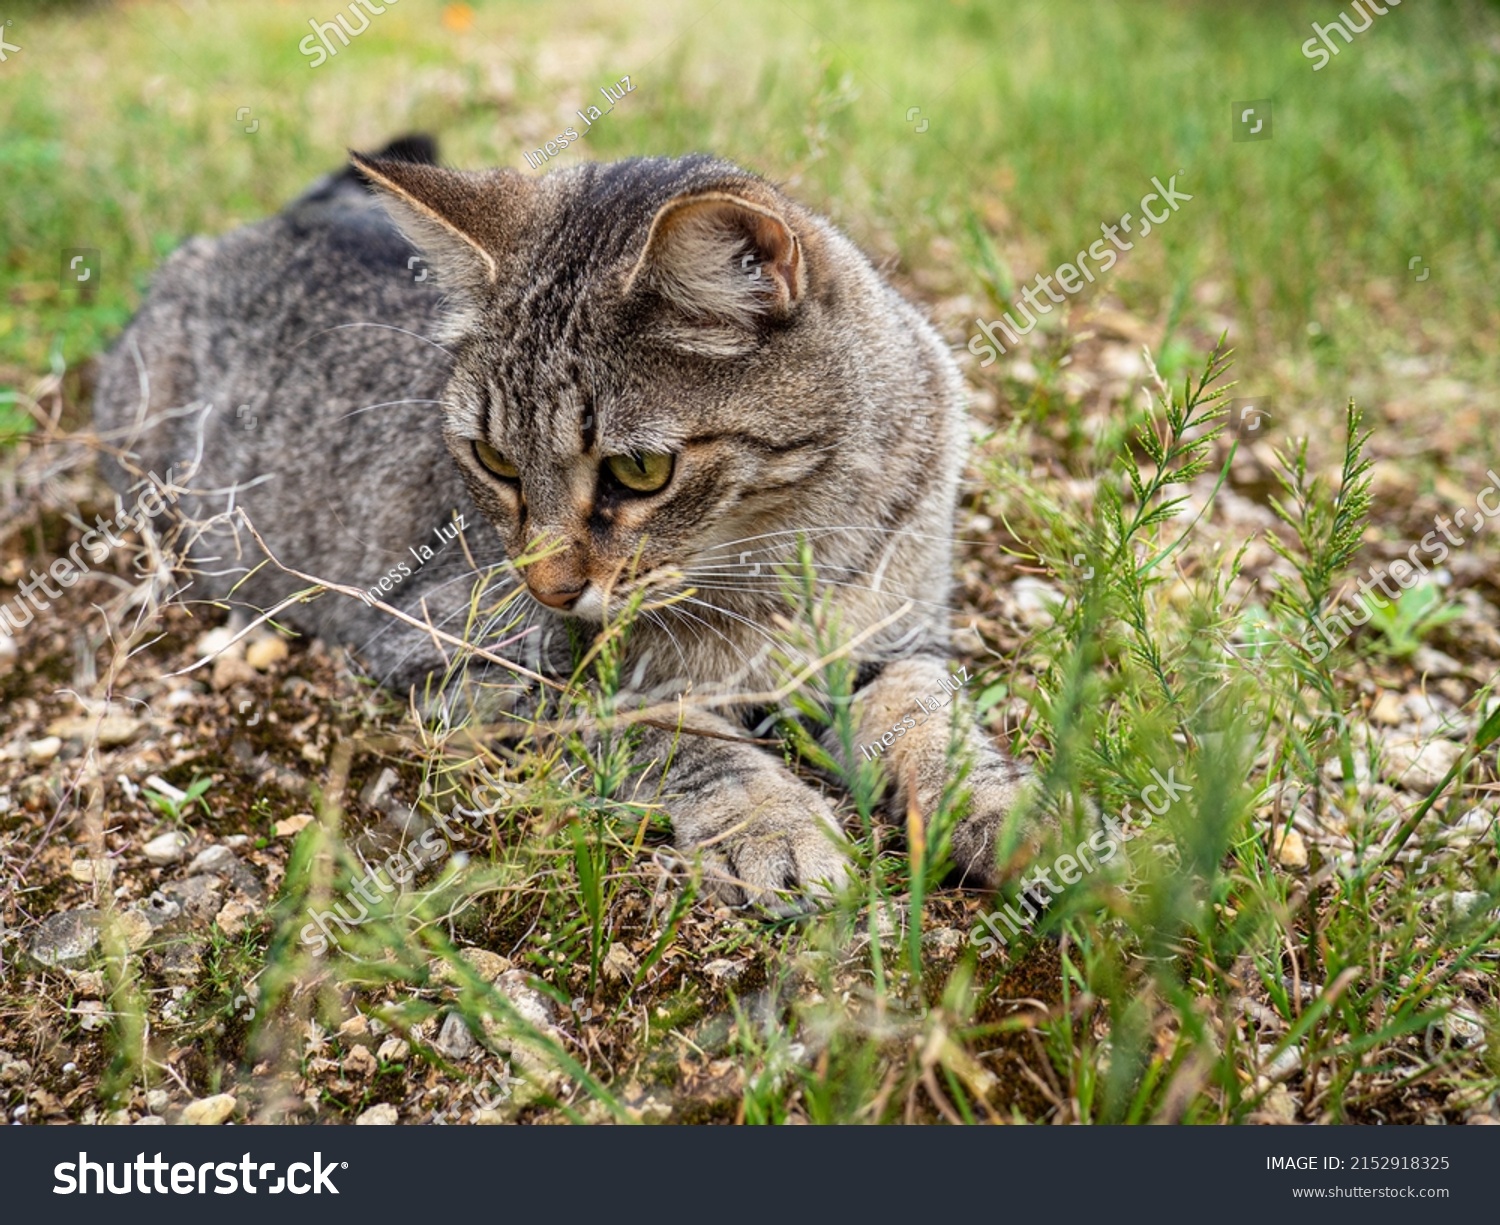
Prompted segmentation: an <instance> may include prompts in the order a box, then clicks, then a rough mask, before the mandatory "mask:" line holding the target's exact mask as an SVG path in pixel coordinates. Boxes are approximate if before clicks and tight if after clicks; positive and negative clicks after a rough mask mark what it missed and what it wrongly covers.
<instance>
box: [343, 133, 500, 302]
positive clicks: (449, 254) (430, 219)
mask: <svg viewBox="0 0 1500 1225" xmlns="http://www.w3.org/2000/svg"><path fill="white" fill-rule="evenodd" d="M349 160H350V162H351V163H352V164H353V166H354V168H355V169H356V170H358V171H359V172H360V174H362V175H364V177H365V178H366V179H368V180H369V182H370V183H371V184H372V185H373V186H374V187H375V188H376V189H377V190H378V191H379V194H380V196H381V198H382V200H383V201H384V203H385V206H386V209H387V211H388V212H389V213H390V214H391V217H392V219H393V220H394V221H395V222H396V224H397V225H398V226H400V227H401V229H402V231H403V232H404V233H405V234H406V236H407V237H408V238H410V239H411V240H412V242H413V243H414V244H416V246H417V248H418V249H419V250H421V251H422V252H424V253H425V254H426V256H427V257H428V259H430V260H431V261H432V263H433V265H434V267H435V269H436V271H437V273H438V281H439V283H440V284H443V285H444V286H445V287H448V288H450V289H457V290H459V291H464V290H467V291H469V292H471V293H475V294H478V293H482V292H483V291H484V290H485V289H486V288H487V287H488V286H491V285H493V284H494V283H495V281H496V280H497V279H498V277H499V272H500V262H501V261H502V260H503V259H504V257H505V255H506V253H507V251H508V250H509V249H510V245H511V241H512V239H513V237H514V235H515V233H516V230H517V229H518V228H519V224H520V216H519V214H520V212H521V206H522V197H523V193H524V192H525V191H526V182H525V178H524V176H523V175H521V174H520V173H519V172H518V171H514V170H484V171H467V170H446V169H444V168H443V167H441V166H433V165H429V164H425V163H422V162H410V161H403V160H400V159H391V158H379V157H365V156H364V155H362V154H359V153H353V152H351V153H350V155H349Z"/></svg>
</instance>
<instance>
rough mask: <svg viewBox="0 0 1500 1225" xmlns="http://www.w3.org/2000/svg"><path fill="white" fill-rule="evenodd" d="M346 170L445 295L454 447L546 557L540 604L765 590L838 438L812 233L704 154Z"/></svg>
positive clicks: (520, 543)
mask: <svg viewBox="0 0 1500 1225" xmlns="http://www.w3.org/2000/svg"><path fill="white" fill-rule="evenodd" d="M355 165H356V166H357V167H358V168H359V169H360V170H361V171H362V172H363V173H364V174H365V175H366V176H367V177H368V178H369V179H370V180H371V181H372V182H374V183H375V184H376V185H377V186H378V187H380V188H383V189H384V192H385V194H386V197H387V203H388V206H389V207H390V210H391V212H392V213H393V215H394V216H395V218H396V220H397V222H398V224H400V225H401V226H402V227H403V228H404V229H405V230H406V232H407V234H408V235H409V236H410V237H411V238H412V240H413V241H414V242H415V243H416V244H417V245H418V246H419V247H420V248H421V249H422V250H423V251H424V253H425V254H426V256H427V258H428V259H429V260H430V261H431V262H432V263H433V265H434V269H435V271H436V273H437V276H438V281H439V284H440V286H441V287H443V289H444V290H445V292H446V294H447V295H448V303H449V309H450V315H449V322H448V325H447V328H446V331H445V334H444V339H445V341H446V342H447V343H448V346H449V348H450V349H451V350H452V352H453V354H454V359H455V360H454V372H453V377H452V381H451V383H450V385H449V388H448V391H447V393H446V395H445V414H446V420H445V431H446V437H447V440H448V443H449V446H450V449H451V450H452V453H453V456H454V458H455V460H456V461H457V463H458V465H459V467H460V468H461V470H462V471H463V474H464V478H465V480H466V481H467V483H468V486H469V489H470V491H471V493H472V495H473V497H474V500H475V502H476V504H477V505H478V506H479V507H480V508H481V509H483V511H484V512H485V513H486V515H487V516H488V517H489V518H490V520H491V521H492V522H493V523H494V525H495V527H496V528H497V529H498V530H499V532H500V533H501V535H502V537H503V539H504V541H505V544H506V547H507V550H508V551H509V553H510V555H511V557H512V559H521V560H525V559H527V558H531V557H539V559H538V560H535V561H531V562H530V563H529V564H526V565H524V566H523V570H524V574H525V577H526V582H527V585H528V587H529V589H530V591H531V594H532V595H533V596H534V597H535V598H536V599H537V600H539V601H541V602H542V603H543V604H546V605H548V606H549V607H552V608H555V609H558V610H563V611H567V612H570V613H573V614H575V615H578V616H580V617H583V618H585V619H588V620H591V621H597V620H599V619H601V617H602V616H603V614H604V613H605V610H606V601H607V602H608V604H609V605H610V606H611V607H613V606H614V604H615V602H616V601H619V600H622V599H623V598H624V597H626V596H627V595H628V594H629V592H630V591H631V590H632V589H633V588H634V587H636V586H645V587H646V588H647V589H649V590H652V591H660V590H662V589H670V588H672V587H673V586H682V585H684V582H685V580H684V577H683V576H684V575H685V574H686V575H697V576H698V578H699V579H700V581H699V583H698V586H699V587H700V588H705V589H706V588H708V587H718V588H719V589H720V591H721V593H722V591H723V590H724V589H726V588H730V587H736V588H738V589H739V594H741V595H743V594H745V593H746V592H747V591H749V590H751V589H754V590H764V591H766V592H767V593H770V592H772V591H773V590H774V587H775V584H774V582H771V581H769V580H770V574H769V572H770V565H769V562H770V561H771V560H772V559H773V557H774V558H781V557H785V556H786V555H787V553H788V552H789V548H790V546H792V544H793V543H794V537H793V535H792V533H793V532H794V531H795V529H796V528H798V527H799V526H801V525H803V524H804V523H807V522H810V521H811V518H812V516H811V512H812V511H813V510H814V505H815V503H816V502H817V500H818V498H819V496H820V490H819V487H818V484H817V482H818V477H819V475H820V474H821V473H823V472H824V471H825V470H826V469H827V468H828V466H829V465H830V463H831V462H832V460H833V456H832V452H833V451H834V450H835V449H836V448H837V446H838V444H839V442H840V440H841V438H842V436H843V435H844V434H845V432H846V431H847V430H848V429H849V426H850V417H849V413H848V412H847V411H846V405H847V402H848V401H847V399H846V397H847V395H848V394H849V392H850V390H851V389H850V387H849V386H848V380H847V378H846V377H845V373H846V370H845V367H846V364H847V362H846V359H844V358H841V357H840V355H839V346H838V343H837V341H838V334H837V319H838V313H839V310H840V307H841V298H842V297H846V296H847V292H846V289H847V287H846V286H845V285H844V284H843V283H842V282H841V278H840V277H839V276H838V275H837V270H836V268H835V267H834V266H833V263H834V261H832V260H830V259H829V258H828V247H829V232H825V230H824V228H823V227H822V225H821V223H818V222H817V221H816V220H815V219H814V218H812V217H811V216H810V215H808V214H807V213H805V212H804V211H803V210H801V209H800V208H798V207H797V206H796V205H795V204H793V203H792V202H791V201H789V200H787V199H786V198H785V197H783V196H782V195H781V194H780V193H778V192H777V191H775V190H774V189H773V188H771V187H770V186H768V185H767V184H765V183H764V182H762V181H761V180H759V179H757V178H755V177H753V176H751V175H749V174H746V173H745V172H744V171H742V170H739V169H737V168H735V167H733V166H731V165H729V164H727V163H724V162H720V161H715V160H713V159H709V158H706V157H693V158H685V159H680V160H668V159H643V160H636V161H630V162H621V163H614V164H595V165H586V166H581V167H577V168H574V169H568V170H563V171H558V172H554V173H552V174H549V175H546V176H544V177H541V178H532V177H528V176H524V175H522V174H520V173H519V172H516V171H512V170H491V171H486V172H480V173H471V172H461V171H455V170H448V169H443V168H440V167H437V166H432V165H424V164H417V163H408V162H401V161H387V160H367V159H364V158H360V157H358V156H356V157H355ZM861 262H862V261H861ZM846 309H847V307H846ZM768 533H784V534H783V535H775V536H772V535H768ZM742 554H743V555H744V556H742ZM759 562H765V563H767V564H766V565H765V569H764V571H762V570H761V569H760V568H759V565H758V563H759ZM762 574H764V575H765V578H766V580H767V581H764V582H761V583H750V582H749V581H748V580H750V579H752V578H758V577H760V576H761V575H762ZM705 575H706V576H707V577H708V578H714V577H717V578H718V579H719V582H717V583H712V582H705V581H702V580H703V579H704V577H705ZM714 602H715V603H722V602H724V601H723V600H714ZM735 602H741V601H735Z"/></svg>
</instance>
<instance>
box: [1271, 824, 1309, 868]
mask: <svg viewBox="0 0 1500 1225" xmlns="http://www.w3.org/2000/svg"><path fill="white" fill-rule="evenodd" d="M1276 860H1277V862H1278V863H1280V864H1281V866H1282V867H1283V868H1305V867H1307V843H1306V842H1305V841H1304V840H1303V838H1302V835H1301V834H1299V833H1298V832H1297V831H1296V830H1294V829H1289V830H1287V831H1286V833H1285V834H1284V835H1283V836H1282V837H1281V838H1280V840H1279V841H1278V842H1277V843H1276Z"/></svg>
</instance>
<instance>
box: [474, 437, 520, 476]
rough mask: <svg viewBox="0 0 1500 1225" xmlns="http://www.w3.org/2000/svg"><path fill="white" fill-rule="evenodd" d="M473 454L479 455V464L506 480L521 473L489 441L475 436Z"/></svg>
mask: <svg viewBox="0 0 1500 1225" xmlns="http://www.w3.org/2000/svg"><path fill="white" fill-rule="evenodd" d="M474 454H475V455H477V456H478V457H479V462H480V463H481V464H483V465H484V466H485V467H486V468H488V469H489V470H490V471H491V472H493V473H494V474H495V475H496V476H500V477H504V478H505V479H506V480H507V481H514V480H516V479H517V478H518V477H519V476H520V475H521V474H520V473H519V472H518V471H516V466H515V464H513V463H511V462H510V460H508V459H506V458H505V456H503V455H501V454H500V452H499V451H497V450H495V448H494V447H492V446H490V444H489V443H487V442H484V441H482V440H480V439H477V438H476V439H475V440H474Z"/></svg>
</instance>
